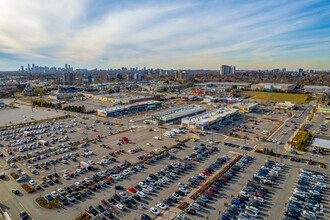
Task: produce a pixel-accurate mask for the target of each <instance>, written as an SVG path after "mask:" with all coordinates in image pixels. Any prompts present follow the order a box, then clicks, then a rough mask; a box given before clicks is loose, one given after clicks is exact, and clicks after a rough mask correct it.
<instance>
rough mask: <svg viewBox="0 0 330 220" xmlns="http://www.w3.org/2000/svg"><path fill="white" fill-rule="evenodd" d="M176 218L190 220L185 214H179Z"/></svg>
mask: <svg viewBox="0 0 330 220" xmlns="http://www.w3.org/2000/svg"><path fill="white" fill-rule="evenodd" d="M176 217H177V218H178V219H180V220H188V217H187V216H185V215H184V214H178V215H177V216H176Z"/></svg>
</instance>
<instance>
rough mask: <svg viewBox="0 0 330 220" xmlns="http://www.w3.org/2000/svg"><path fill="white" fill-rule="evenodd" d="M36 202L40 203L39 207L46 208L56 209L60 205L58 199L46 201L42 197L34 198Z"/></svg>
mask: <svg viewBox="0 0 330 220" xmlns="http://www.w3.org/2000/svg"><path fill="white" fill-rule="evenodd" d="M36 203H38V205H40V206H41V207H43V208H47V209H58V208H61V207H62V203H61V202H60V201H58V200H50V201H48V200H47V199H45V198H44V197H39V198H36Z"/></svg>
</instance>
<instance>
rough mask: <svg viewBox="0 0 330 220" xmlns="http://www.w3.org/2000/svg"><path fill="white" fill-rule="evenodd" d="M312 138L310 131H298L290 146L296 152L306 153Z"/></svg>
mask: <svg viewBox="0 0 330 220" xmlns="http://www.w3.org/2000/svg"><path fill="white" fill-rule="evenodd" d="M312 137H313V136H312V134H311V133H310V132H308V131H298V133H297V134H296V136H295V137H294V138H293V140H292V142H291V143H290V144H291V146H292V147H294V148H296V150H298V151H303V152H306V151H307V149H308V147H309V144H310V142H311V140H312Z"/></svg>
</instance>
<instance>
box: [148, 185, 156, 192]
mask: <svg viewBox="0 0 330 220" xmlns="http://www.w3.org/2000/svg"><path fill="white" fill-rule="evenodd" d="M147 190H149V191H150V192H153V191H155V190H154V188H152V187H151V186H148V188H147Z"/></svg>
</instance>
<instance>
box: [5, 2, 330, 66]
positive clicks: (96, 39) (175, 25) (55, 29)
mask: <svg viewBox="0 0 330 220" xmlns="http://www.w3.org/2000/svg"><path fill="white" fill-rule="evenodd" d="M0 15H1V19H0V70H17V69H19V68H20V66H21V65H24V66H25V67H26V66H27V64H28V63H30V64H32V63H34V64H36V65H40V66H62V67H63V66H64V65H65V64H66V63H67V64H70V65H71V66H73V67H74V68H88V69H94V68H98V69H108V68H120V67H123V66H126V67H139V68H142V67H147V68H163V69H219V66H220V65H222V64H228V65H235V66H237V69H272V68H287V69H289V70H297V69H298V68H304V69H318V70H330V0H297V1H295V0H262V1H259V0H253V1H252V0H218V1H215V0H214V1H212V0H199V1H194V0H190V1H185V0H175V1H171V0H158V1H155V0H149V1H142V0H132V1H130V0H121V1H114V0H28V1H26V0H1V1H0Z"/></svg>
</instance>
